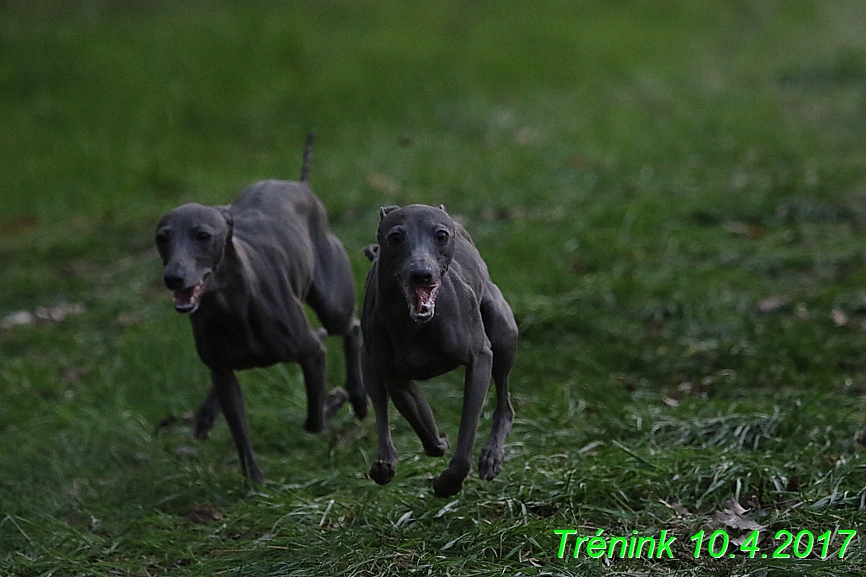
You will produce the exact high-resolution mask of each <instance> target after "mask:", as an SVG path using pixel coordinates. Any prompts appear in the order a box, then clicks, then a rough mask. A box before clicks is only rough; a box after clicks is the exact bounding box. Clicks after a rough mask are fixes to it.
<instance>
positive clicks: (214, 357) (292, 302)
mask: <svg viewBox="0 0 866 577" xmlns="http://www.w3.org/2000/svg"><path fill="white" fill-rule="evenodd" d="M311 147H312V135H310V137H309V138H308V139H307V146H306V147H305V149H304V162H303V168H302V170H301V180H300V182H290V181H282V180H266V181H261V182H257V183H255V184H253V185H252V186H250V187H249V188H247V189H246V190H245V191H244V192H243V194H241V196H240V197H238V199H237V200H236V201H235V202H234V204H232V205H231V206H216V207H211V206H202V205H200V204H185V205H183V206H180V207H178V208H176V209H174V210H172V211H171V212H169V213H168V214H166V215H165V216H164V217H163V218H162V220H161V221H160V222H159V225H158V226H157V227H156V246H157V249H158V250H159V254H160V256H161V257H162V261H163V264H164V265H165V271H164V276H163V280H164V282H165V285H166V287H168V288H169V289H170V290H172V291H174V306H175V309H176V310H177V311H178V312H181V313H189V314H190V321H191V323H192V331H193V336H194V338H195V347H196V351H198V355H199V357H200V358H201V360H202V362H204V364H205V365H206V366H207V367H208V368H209V369H210V373H211V382H212V387H211V390H210V393H209V394H208V396H207V398H206V399H205V401H204V403H202V405H201V407H200V408H199V410H198V412H197V414H196V416H195V433H194V434H195V437H196V438H197V439H206V438H207V436H208V432H209V431H210V429H211V428H212V427H213V424H214V418H215V417H216V415H217V412H218V411H222V413H223V415H224V416H225V418H226V422H227V423H228V426H229V429H230V430H231V434H232V438H233V439H234V442H235V446H236V447H237V451H238V456H239V457H240V462H241V472H242V473H243V475H244V476H245V477H247V478H248V479H250V480H252V481H254V482H255V483H258V484H262V483H263V482H264V478H263V476H262V473H261V471H260V470H259V468H258V467H257V466H256V464H255V461H254V460H253V449H252V445H251V444H250V437H249V428H248V426H247V418H246V412H245V409H244V400H243V395H242V393H241V389H240V386H239V384H238V381H237V378H236V376H235V371H236V370H241V369H248V368H252V367H264V366H269V365H273V364H275V363H281V362H298V363H300V365H301V368H302V370H303V374H304V382H305V384H306V392H307V418H306V422H305V424H304V428H305V429H306V430H308V431H311V432H319V431H321V430H322V428H323V426H324V423H325V422H326V421H327V420H328V419H329V418H330V417H331V416H332V415H333V414H334V413H335V412H336V411H337V410H338V409H339V408H340V406H342V405H343V403H345V401H346V397H347V395H346V391H347V392H348V398H349V399H350V400H351V402H352V406H353V408H354V411H355V414H356V416H358V417H359V418H363V417H364V416H365V415H366V413H367V397H366V394H365V392H364V388H363V385H362V383H361V374H360V368H359V355H360V335H359V332H360V331H359V326H358V321H357V318H356V316H355V284H354V281H353V278H352V271H351V267H350V264H349V259H348V256H347V255H346V251H345V249H344V248H343V245H342V244H341V243H340V241H339V239H337V237H336V236H334V234H333V233H331V231H330V228H329V226H328V217H327V214H326V212H325V208H324V206H323V205H322V202H321V201H320V200H319V199H318V198H317V197H316V196H315V195H314V194H313V192H312V191H311V190H310V188H309V186H308V185H307V174H308V171H309V159H310V151H311ZM303 302H306V303H307V304H309V305H310V307H311V308H312V309H313V311H315V313H316V315H317V316H318V318H319V320H320V321H321V323H322V325H323V327H324V328H322V329H319V330H317V331H316V330H313V329H312V328H311V327H310V325H309V323H308V322H307V317H306V315H305V314H304V310H303V307H302V303H303ZM327 335H340V336H342V337H343V350H344V353H345V361H346V391H343V390H342V389H335V390H333V391H332V392H331V393H330V395H329V394H328V393H327V390H326V388H325V344H324V341H325V337H326V336H327Z"/></svg>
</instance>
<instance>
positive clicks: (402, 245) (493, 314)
mask: <svg viewBox="0 0 866 577" xmlns="http://www.w3.org/2000/svg"><path fill="white" fill-rule="evenodd" d="M377 238H378V241H379V245H378V247H376V250H371V251H368V257H371V259H372V260H373V264H372V267H371V268H370V272H369V274H368V276H367V283H366V296H365V299H364V308H363V313H362V319H361V326H362V330H363V334H364V346H363V348H362V353H361V361H362V362H361V364H362V368H363V373H364V384H365V387H366V388H367V392H368V394H369V395H370V398H371V400H372V403H373V408H374V410H375V413H376V428H377V432H378V437H379V447H378V454H377V460H376V462H375V463H373V466H372V467H371V469H370V476H371V477H372V478H373V480H375V481H376V482H377V483H379V484H385V483H388V482H389V481H390V480H391V479H392V478H393V476H394V473H395V469H396V465H397V452H396V450H395V449H394V445H393V443H392V441H391V435H390V430H389V426H388V398H391V399H392V400H393V402H394V405H395V406H396V407H397V410H398V411H399V412H400V413H401V414H402V415H403V416H404V417H405V418H406V419H407V420H408V421H409V423H410V425H411V426H412V427H413V429H414V430H415V432H416V433H417V435H418V437H419V439H420V440H421V443H422V445H423V447H424V451H425V453H426V454H428V455H431V456H442V455H444V453H445V451H446V450H447V449H448V447H449V442H448V439H447V437H446V436H445V435H444V434H442V433H440V432H439V431H438V429H437V427H436V422H435V420H434V418H433V414H432V411H431V410H430V406H429V404H428V403H427V400H426V399H425V398H424V396H423V394H422V393H421V392H420V390H419V389H418V387H417V386H416V385H415V383H414V382H413V381H414V380H422V381H423V380H427V379H430V378H433V377H435V376H438V375H441V374H444V373H446V372H449V371H451V370H454V369H455V368H457V367H459V366H461V365H462V366H465V367H466V376H465V388H464V397H463V410H462V414H461V418H460V429H459V432H458V437H457V447H456V449H455V452H454V456H453V458H452V459H451V461H450V463H449V465H448V468H447V469H446V470H445V471H443V472H442V474H440V475H439V476H438V477H437V478H436V479H435V480H434V484H433V486H434V491H435V493H436V495H438V496H449V495H453V494H456V493H457V492H459V491H460V489H461V487H462V484H463V480H464V479H465V478H466V476H467V475H468V474H469V470H470V459H471V456H472V452H473V446H474V441H475V432H476V429H477V426H478V419H479V416H480V413H481V409H482V406H483V403H484V398H485V396H486V394H487V389H488V387H489V384H490V379H491V376H492V377H493V380H494V383H495V385H496V409H495V411H494V415H493V427H492V430H491V433H490V436H489V437H488V439H487V442H486V443H485V445H484V447H483V449H482V451H481V456H480V458H479V463H478V472H479V475H480V476H481V478H483V479H488V480H489V479H493V478H494V477H495V476H496V475H497V474H498V473H499V472H500V470H501V467H502V460H503V457H504V448H503V447H504V443H505V439H506V437H507V435H508V432H509V431H510V430H511V423H512V420H513V415H514V411H513V409H512V407H511V403H510V400H509V396H508V373H509V372H510V370H511V367H512V365H513V363H514V356H515V353H516V348H517V325H516V323H515V321H514V316H513V314H512V312H511V308H510V307H509V306H508V304H507V303H506V301H505V299H504V298H503V297H502V293H501V292H500V291H499V288H498V287H497V286H496V285H495V284H493V282H492V281H491V280H490V276H489V274H488V271H487V266H486V265H485V263H484V261H483V260H482V258H481V256H480V254H479V253H478V250H477V249H476V248H475V245H474V244H473V243H472V239H471V237H470V236H469V234H468V233H467V232H466V230H465V229H464V228H463V227H462V226H461V225H459V224H457V223H455V222H454V221H453V220H452V219H451V218H450V217H449V216H448V214H447V213H446V212H445V210H444V208H442V207H440V208H433V207H429V206H424V205H411V206H408V207H404V208H397V207H389V208H384V209H382V212H381V221H380V225H379V231H378V234H377Z"/></svg>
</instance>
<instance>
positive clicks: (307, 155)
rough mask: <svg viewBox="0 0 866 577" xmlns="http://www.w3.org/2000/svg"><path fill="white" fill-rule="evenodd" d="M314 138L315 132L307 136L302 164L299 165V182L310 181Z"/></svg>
mask: <svg viewBox="0 0 866 577" xmlns="http://www.w3.org/2000/svg"><path fill="white" fill-rule="evenodd" d="M315 138H316V133H315V132H310V133H309V134H308V135H307V143H306V144H305V145H304V162H303V164H302V165H301V182H308V181H309V180H310V162H311V161H312V160H313V140H314V139H315Z"/></svg>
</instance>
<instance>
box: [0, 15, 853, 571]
mask: <svg viewBox="0 0 866 577" xmlns="http://www.w3.org/2000/svg"><path fill="white" fill-rule="evenodd" d="M864 128H866V13H864V11H863V9H862V3H860V2H856V1H844V0H838V1H834V2H819V1H817V0H815V1H805V0H792V1H786V2H781V1H754V0H731V1H726V2H717V3H711V4H706V3H694V2H685V1H681V2H635V1H625V0H623V1H617V2H605V3H597V2H588V1H573V2H566V1H555V0H542V1H540V2H534V3H532V4H531V5H528V4H526V3H520V2H512V1H510V0H504V1H500V2H484V1H473V2H462V3H460V2H451V1H445V0H442V1H437V2H431V3H423V4H418V3H415V4H410V3H406V2H398V1H396V0H375V1H372V2H367V3H364V4H358V3H354V2H348V1H342V0H328V1H326V2H302V1H295V2H283V3H268V2H259V1H249V2H243V3H240V2H222V1H220V2H199V1H191V2H184V3H171V2H164V1H155V2H137V1H133V0H129V1H123V2H99V1H87V0H82V1H79V2H64V1H49V0H43V1H36V2H23V1H17V0H9V1H7V2H4V3H2V5H0V318H3V319H9V318H11V315H13V314H15V313H19V312H20V311H28V312H30V313H33V314H36V316H37V322H35V323H32V324H27V325H22V326H14V327H13V326H8V325H11V323H7V328H3V329H0V363H2V365H0V439H2V442H0V463H2V465H0V575H4V577H5V575H16V576H17V575H163V574H166V575H214V574H225V573H228V574H237V575H407V574H431V575H492V574H508V575H596V574H598V575H604V574H634V573H641V574H659V575H661V574H665V575H666V574H671V573H674V574H680V575H774V574H779V575H799V574H803V575H805V574H809V575H822V574H824V575H846V574H851V575H856V574H859V573H858V572H860V571H862V570H863V567H864V559H866V553H864V546H863V545H861V543H862V541H861V540H860V539H859V537H858V539H856V540H855V542H854V544H853V545H852V546H851V547H850V548H849V550H848V552H847V553H846V555H845V558H844V559H842V560H838V559H835V560H825V561H822V560H819V559H818V558H816V556H815V555H811V556H810V557H808V558H807V559H802V560H800V559H792V560H789V561H784V560H772V559H768V560H761V559H750V558H748V557H747V556H743V555H737V556H736V557H735V558H733V559H731V558H728V557H727V556H725V557H724V558H720V559H718V560H716V559H712V558H711V557H709V556H708V555H707V554H706V552H705V553H704V554H702V555H701V557H700V558H699V559H695V558H694V556H693V551H692V550H691V549H690V546H691V545H692V544H691V543H689V542H688V537H689V536H690V535H692V534H693V533H695V532H696V531H697V530H699V529H701V528H705V527H711V526H712V524H713V523H714V521H713V520H714V519H715V518H716V515H717V513H719V512H720V511H722V510H724V509H725V508H726V507H729V506H730V504H729V500H732V499H733V500H735V501H738V502H739V503H740V504H741V505H742V506H743V507H745V508H746V509H747V510H748V513H747V514H746V515H747V516H748V518H749V519H752V520H755V521H756V522H759V523H760V524H762V525H765V526H766V527H767V529H765V530H764V531H763V532H762V533H763V535H764V541H763V542H762V545H761V546H762V550H763V551H764V552H767V553H771V552H772V549H773V548H774V546H775V545H778V544H779V543H778V542H775V543H774V541H773V535H774V534H775V532H776V531H778V530H781V529H786V530H790V531H792V532H794V533H796V531H799V530H801V529H808V530H810V531H812V532H813V534H814V535H816V536H817V535H818V534H820V533H822V532H824V531H825V530H833V529H843V530H844V529H859V528H860V527H861V526H862V518H863V512H864V510H866V461H864V449H863V446H864V443H866V402H864V392H866V362H864V356H863V351H864V350H866V334H864V327H866V291H864V289H863V286H864V280H866V268H864V264H866V261H864V256H866V255H864V250H863V246H864V243H863V241H864V237H866V234H864V223H866V211H864V208H863V207H864V203H863V201H864V198H866V174H864V166H866V143H864V139H863V134H864ZM309 130H315V131H316V133H317V135H318V137H317V144H316V149H315V153H314V160H313V168H312V173H311V182H312V185H313V188H314V190H315V191H316V192H317V193H318V195H319V196H320V197H321V198H322V199H323V201H324V202H325V204H326V206H327V207H328V209H329V211H330V214H331V220H332V226H333V228H334V230H335V231H336V232H337V234H338V235H339V236H340V237H341V238H342V239H343V241H344V244H345V245H346V247H347V250H348V251H349V253H350V256H351V258H352V262H353V266H354V270H355V274H356V280H357V282H358V286H359V296H360V287H361V285H362V280H363V278H364V276H365V274H366V270H367V264H368V263H367V262H366V260H365V259H364V257H363V255H362V254H361V248H362V247H363V246H364V245H365V244H367V243H369V242H371V241H372V240H373V239H374V231H375V227H376V224H377V218H378V207H379V206H381V205H388V204H395V203H396V204H407V203H411V202H425V203H430V204H439V203H444V204H445V205H446V206H447V208H448V209H449V211H450V212H451V213H452V214H454V215H456V216H458V217H459V218H460V219H461V220H462V221H463V222H464V223H465V224H466V226H467V227H468V229H469V230H470V232H471V233H472V234H473V236H474V238H475V241H476V243H477V244H478V246H479V248H480V250H481V252H482V254H483V255H484V256H485V258H486V260H487V262H488V264H489V267H490V270H491V274H492V275H493V278H494V280H495V281H496V282H497V283H498V284H499V285H500V287H501V288H502V290H503V292H504V294H505V295H506V298H508V300H509V301H510V302H511V303H512V306H513V308H514V310H515V313H516V315H517V317H518V321H519V323H520V327H521V333H522V341H521V348H520V351H519V356H518V362H517V365H516V367H515V369H514V372H513V373H512V383H513V385H512V386H513V397H514V402H515V405H516V409H517V417H518V418H517V420H516V422H515V427H514V431H513V432H512V435H511V437H510V439H509V440H510V444H509V449H508V450H509V453H508V455H507V462H506V465H505V469H504V470H503V473H502V474H501V475H500V477H499V478H497V479H496V480H495V481H493V482H491V483H483V482H481V481H479V480H477V479H474V478H473V479H470V480H469V481H468V482H467V484H466V488H465V489H464V491H463V492H462V493H461V494H460V495H458V497H457V498H455V499H454V500H451V501H442V500H438V499H435V498H434V497H433V496H432V491H431V488H430V482H429V479H430V478H431V477H432V476H433V475H434V474H436V473H437V472H438V471H439V470H440V469H441V468H442V467H443V466H444V462H443V461H438V460H433V459H428V458H424V457H419V455H420V453H421V451H420V447H419V446H418V442H417V439H416V438H415V436H414V434H413V433H412V431H411V430H410V429H409V427H408V426H407V424H406V423H405V422H404V421H402V420H400V419H397V420H396V423H395V432H394V433H395V442H396V443H397V448H398V450H399V451H400V452H401V457H402V462H401V465H400V467H399V468H398V473H397V478H396V479H395V481H394V482H393V483H392V484H391V485H389V486H387V487H384V488H383V487H378V486H375V485H374V484H373V483H372V481H370V480H369V479H366V478H365V473H366V471H367V470H368V469H369V464H370V460H371V458H372V457H373V455H374V453H375V431H374V428H373V423H372V419H368V420H367V421H365V422H362V423H357V422H355V421H354V420H353V418H352V417H351V415H350V414H349V412H348V411H344V412H342V413H341V414H340V415H339V416H338V417H337V418H336V419H335V421H334V423H333V424H332V426H331V427H330V428H329V430H328V431H327V432H326V433H324V434H322V435H319V436H311V435H308V434H306V433H304V432H302V430H301V423H302V419H303V415H304V397H303V392H302V389H303V387H302V383H301V379H300V371H299V370H298V368H297V367H295V366H287V367H275V368H271V369H268V370H260V371H259V370H257V371H250V372H247V373H244V374H243V375H242V376H241V380H242V383H243V385H244V388H245V394H246V398H247V406H248V412H249V419H250V425H251V428H252V438H253V442H254V444H255V446H256V450H257V454H258V456H259V462H260V465H261V466H262V469H263V472H264V473H265V476H266V478H267V479H268V480H269V484H268V486H267V487H266V488H265V489H264V490H263V491H262V492H261V493H257V494H254V495H245V494H244V493H243V491H242V490H241V481H240V479H239V477H238V466H237V462H236V457H235V453H234V449H233V447H232V445H231V441H230V439H229V435H228V432H227V430H226V427H225V426H224V424H222V423H221V422H220V423H219V424H218V426H217V429H216V430H215V432H214V434H213V435H212V439H211V440H210V441H209V442H206V443H193V441H192V439H191V432H190V429H189V426H188V424H186V423H185V421H184V414H185V413H186V412H188V411H191V410H194V409H195V407H197V405H198V403H199V402H200V401H201V399H202V398H203V396H204V394H205V392H206V387H207V375H206V371H205V370H204V367H203V366H202V365H201V363H200V362H199V360H198V359H197V357H196V355H195V351H194V349H193V343H192V338H191V334H190V331H189V328H188V321H187V320H186V319H185V318H183V317H181V316H179V315H176V314H175V313H174V312H173V311H172V310H171V305H170V300H169V295H168V293H167V291H166V290H165V289H164V288H163V287H162V286H161V283H160V277H161V268H160V263H159V261H158V258H157V256H156V253H155V250H154V249H153V247H152V230H153V227H154V226H155V223H156V222H157V220H158V219H159V217H160V216H161V215H162V214H163V213H164V212H165V211H167V210H169V209H170V208H172V207H174V206H176V205H178V204H180V203H183V202H187V201H197V202H202V203H209V204H224V203H228V202H230V201H231V200H232V199H233V198H234V197H235V196H236V195H237V194H238V193H239V192H240V190H242V189H243V188H244V187H245V186H246V185H248V184H249V183H251V182H253V181H255V180H258V179H261V178H272V177H273V178H296V177H297V175H298V173H299V170H300V156H301V149H302V146H303V140H304V137H305V135H306V133H307V131H309ZM69 304H73V305H78V308H74V310H79V311H80V310H83V312H82V313H80V314H70V315H68V316H67V317H66V318H64V319H63V320H60V321H56V322H55V321H51V320H40V319H39V318H38V317H39V315H40V314H41V315H42V316H43V317H45V316H50V315H49V314H48V313H46V312H45V310H44V309H48V310H51V309H52V308H54V309H55V310H58V309H56V307H60V306H62V305H69ZM40 307H43V309H42V310H41V312H39V310H38V309H40ZM331 348H332V349H335V350H337V349H339V347H337V346H332V347H331ZM341 364H342V357H341V355H340V353H339V352H335V353H334V354H332V355H331V356H330V358H329V369H330V375H329V382H330V384H331V385H332V386H337V385H339V384H340V382H341V378H342V375H341ZM461 379H462V375H460V374H454V375H450V376H448V377H445V378H442V379H436V380H434V381H432V382H429V383H426V384H425V385H424V387H425V390H426V391H427V393H428V396H429V398H430V399H431V404H432V405H433V409H434V412H435V413H436V415H437V419H438V421H439V423H440V426H441V427H442V428H443V429H445V430H446V431H451V432H452V433H453V431H455V430H456V427H457V422H458V419H459V408H460V401H461V396H460V395H461V393H460V391H461ZM490 411H491V409H489V408H488V409H486V412H485V415H486V417H485V419H483V421H482V425H481V427H480V430H479V433H480V434H481V435H482V437H481V438H483V436H484V435H486V432H487V430H488V428H487V427H489V422H490V420H489V416H490V415H489V412H490ZM716 522H717V521H716ZM558 528H575V529H578V530H580V531H581V533H582V534H592V535H594V534H595V532H596V530H597V529H599V528H602V529H604V530H605V533H606V534H607V535H614V534H622V535H629V534H631V531H632V530H638V531H639V532H640V533H641V534H643V535H658V533H659V531H661V530H662V529H668V530H669V531H671V532H673V533H674V534H676V535H677V537H678V542H677V544H676V545H675V547H674V550H675V559H673V560H669V561H655V562H645V561H632V560H604V559H602V560H591V559H585V558H580V559H573V558H568V556H566V558H565V559H562V560H560V559H558V558H557V557H556V549H557V547H558V543H559V538H558V537H557V536H555V535H554V534H553V530H554V529H558ZM727 529H728V530H729V532H730V534H731V537H732V539H733V538H734V537H736V536H737V535H738V534H739V533H740V532H741V531H738V530H737V529H736V528H735V527H727ZM839 542H840V541H839V540H837V541H834V547H836V546H837V545H838V544H839Z"/></svg>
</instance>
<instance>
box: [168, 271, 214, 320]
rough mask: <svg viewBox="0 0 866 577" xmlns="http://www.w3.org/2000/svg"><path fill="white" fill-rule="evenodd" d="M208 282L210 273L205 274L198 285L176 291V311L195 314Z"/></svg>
mask: <svg viewBox="0 0 866 577" xmlns="http://www.w3.org/2000/svg"><path fill="white" fill-rule="evenodd" d="M208 280H210V273H209V272H208V273H205V275H204V276H203V277H202V279H201V280H200V281H199V282H198V284H194V285H192V286H191V287H187V288H185V289H181V290H177V291H174V294H173V296H174V310H176V311H177V312H179V313H194V312H195V311H196V309H197V308H198V299H199V298H200V297H201V295H202V293H203V292H204V289H205V287H206V286H207V282H208Z"/></svg>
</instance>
